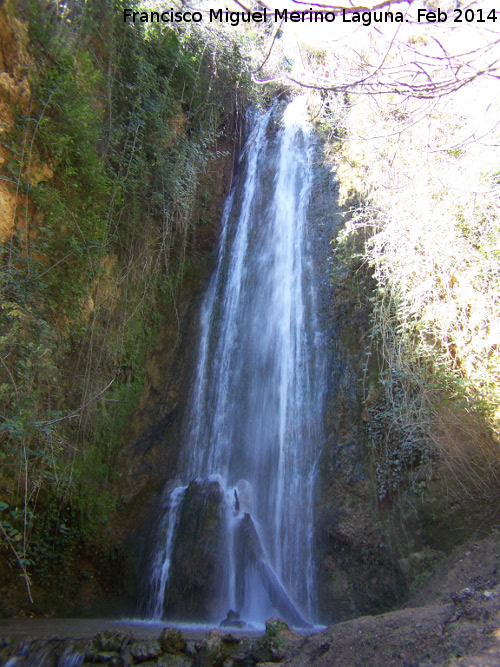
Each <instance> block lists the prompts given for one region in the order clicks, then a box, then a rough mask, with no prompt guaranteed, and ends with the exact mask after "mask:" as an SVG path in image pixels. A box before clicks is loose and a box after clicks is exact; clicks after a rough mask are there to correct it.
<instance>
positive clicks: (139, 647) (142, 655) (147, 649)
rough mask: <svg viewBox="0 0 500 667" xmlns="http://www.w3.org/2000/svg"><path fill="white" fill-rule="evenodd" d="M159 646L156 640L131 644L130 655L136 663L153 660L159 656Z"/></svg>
mask: <svg viewBox="0 0 500 667" xmlns="http://www.w3.org/2000/svg"><path fill="white" fill-rule="evenodd" d="M161 652H162V651H161V648H160V644H159V643H158V642H157V641H156V639H147V640H145V641H142V642H135V643H134V644H132V646H131V649H130V653H131V655H132V657H133V658H134V660H135V661H136V662H139V663H142V662H146V660H154V659H155V658H157V657H158V656H159V655H161Z"/></svg>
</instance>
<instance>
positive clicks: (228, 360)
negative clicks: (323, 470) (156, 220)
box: [149, 98, 325, 622]
mask: <svg viewBox="0 0 500 667" xmlns="http://www.w3.org/2000/svg"><path fill="white" fill-rule="evenodd" d="M306 118H307V108H306V99H305V98H296V99H295V100H294V101H292V102H291V103H290V104H288V106H287V107H286V109H285V110H284V112H283V109H282V107H281V109H280V107H279V106H276V107H275V108H273V109H271V110H270V111H268V112H267V113H266V114H264V115H261V116H257V115H256V114H253V115H252V116H250V117H249V124H252V125H253V128H252V130H251V132H250V133H249V136H248V139H247V142H246V145H245V148H244V151H243V153H242V156H241V158H240V165H239V176H238V179H237V183H236V185H235V187H234V188H233V191H232V193H231V195H230V197H229V199H228V200H227V202H226V206H225V210H224V215H223V221H222V223H223V224H222V234H221V241H220V247H219V254H218V262H217V269H216V271H215V273H214V275H213V277H212V280H211V283H210V285H209V288H208V290H207V293H206V296H205V300H204V304H203V307H202V313H201V322H200V328H201V334H200V343H199V353H198V365H197V373H196V378H195V380H194V386H193V390H192V397H191V408H190V411H191V412H190V415H191V416H190V421H189V426H188V429H187V436H186V438H185V443H184V449H183V453H182V456H181V459H182V462H181V467H182V468H183V469H182V470H181V473H180V474H181V477H182V478H183V480H184V482H185V483H186V484H189V482H190V480H195V479H198V480H203V479H207V478H210V479H217V480H218V481H219V483H220V484H221V487H222V489H223V491H224V493H225V498H226V515H225V516H226V517H227V526H226V530H225V536H226V537H225V557H224V567H225V571H226V583H225V585H224V586H223V587H222V588H223V590H221V595H222V596H223V597H224V600H223V601H222V608H225V609H226V610H227V609H229V608H231V607H232V608H236V607H238V611H239V612H240V613H241V614H242V616H243V617H245V618H247V619H250V620H254V621H263V620H264V619H265V618H267V617H268V616H270V615H272V614H273V612H274V613H276V601H275V599H274V598H275V596H273V594H272V593H271V594H270V593H269V585H268V583H269V581H270V580H271V582H274V581H277V582H278V583H276V586H277V587H278V588H280V590H281V589H282V593H280V595H281V594H283V595H284V596H285V597H287V598H289V599H290V602H291V604H292V605H293V606H296V607H297V608H298V609H300V610H301V613H302V614H303V615H304V616H305V617H307V618H308V619H313V617H314V577H313V572H314V569H313V554H312V537H313V507H312V505H313V484H314V475H315V462H316V460H317V457H318V453H319V447H320V443H321V436H322V421H323V416H322V413H323V395H324V369H325V351H324V344H323V336H322V334H321V331H320V325H319V320H318V314H317V304H316V295H315V276H314V266H313V260H312V254H313V253H312V249H311V238H310V237H311V225H310V222H309V221H308V216H307V214H308V205H309V200H310V196H311V189H312V185H313V180H314V178H313V177H314V172H313V157H314V155H315V150H316V147H315V139H314V135H313V133H312V131H311V128H310V127H309V126H308V124H307V121H306ZM214 476H217V477H214ZM185 488H186V487H179V488H177V489H176V490H174V491H173V492H172V493H171V494H170V497H169V500H168V502H167V509H166V512H165V518H164V521H165V527H164V530H163V535H164V537H163V538H162V540H163V541H162V544H161V545H160V546H159V548H158V550H157V552H156V554H155V557H154V563H153V570H152V575H151V577H152V579H151V587H150V596H151V599H150V602H149V611H150V614H151V615H152V616H154V617H156V618H159V617H160V616H161V614H162V610H163V605H164V590H165V584H166V581H167V578H168V576H169V567H170V559H171V555H172V549H173V548H174V543H175V541H176V539H178V538H177V535H178V523H179V507H180V505H181V504H182V499H183V497H184V496H185ZM245 515H250V517H251V522H252V526H253V527H254V528H255V531H254V532H253V533H252V535H254V534H255V533H256V535H257V537H256V539H257V541H258V547H257V550H258V551H259V554H260V555H258V556H257V557H255V555H254V557H253V560H254V561H256V560H259V559H261V560H262V562H263V563H264V564H263V565H262V563H260V564H257V565H258V566H257V567H256V562H253V563H252V562H248V558H247V559H245V558H241V554H240V555H238V554H239V553H240V552H241V548H240V549H239V551H238V548H237V541H238V540H239V539H240V538H239V537H238V534H239V533H238V530H239V528H238V527H239V526H240V527H241V526H242V525H243V524H242V523H241V522H242V520H243V518H244V517H245ZM252 530H253V528H252ZM179 539H180V538H179ZM251 560H252V559H250V561H251ZM263 570H264V572H263ZM271 585H272V586H274V584H271ZM278 606H279V605H278ZM278 611H282V615H286V614H285V612H283V609H278ZM292 622H293V618H292Z"/></svg>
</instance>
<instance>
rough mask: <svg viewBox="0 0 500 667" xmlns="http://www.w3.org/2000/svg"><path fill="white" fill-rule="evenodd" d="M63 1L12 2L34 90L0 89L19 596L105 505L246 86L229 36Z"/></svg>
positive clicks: (4, 448)
mask: <svg viewBox="0 0 500 667" xmlns="http://www.w3.org/2000/svg"><path fill="white" fill-rule="evenodd" d="M127 6H130V3H129V5H127ZM57 7H58V6H57V5H50V6H49V5H46V4H45V3H42V2H38V0H27V1H26V2H24V3H21V5H20V8H18V7H14V3H8V5H7V13H8V16H9V22H10V23H11V25H12V26H13V27H15V28H16V29H17V31H18V34H17V39H18V42H19V44H21V42H22V39H21V33H20V28H19V26H21V25H22V23H20V21H23V22H24V21H25V22H26V26H27V29H28V32H29V38H28V40H26V41H27V44H24V47H23V48H26V49H27V54H26V55H25V58H24V63H23V66H24V67H25V70H26V73H27V75H28V77H29V85H30V90H31V95H30V99H29V103H28V104H26V102H25V101H24V102H23V101H22V100H21V101H20V100H19V99H17V100H16V99H15V97H14V96H11V97H10V98H9V104H10V107H11V111H12V114H13V118H14V122H13V125H12V127H11V128H9V131H8V132H4V133H3V134H2V142H3V148H4V149H5V151H6V154H7V155H8V162H7V164H6V170H5V172H4V175H3V178H4V179H6V180H7V182H8V183H9V189H10V193H11V194H12V195H13V196H14V197H15V201H16V209H15V216H16V225H15V228H14V233H13V234H11V235H10V236H9V237H7V238H6V240H5V242H4V244H3V246H2V248H1V250H0V251H1V255H2V258H1V259H2V271H1V274H0V362H1V370H0V374H1V375H0V377H1V379H0V397H1V405H2V408H1V414H0V420H1V421H0V458H1V461H2V471H3V472H2V476H1V484H2V486H1V488H0V500H1V503H0V527H1V529H2V535H1V536H0V540H1V541H3V542H4V544H5V545H6V547H8V548H9V549H10V552H11V554H12V555H15V558H16V561H17V564H18V565H19V566H20V567H21V571H22V576H23V577H24V579H25V583H26V585H27V587H28V593H29V587H30V573H31V572H34V573H35V574H38V575H39V576H42V575H43V574H45V573H46V571H47V568H48V563H49V562H51V561H50V557H49V556H54V554H56V555H57V558H60V557H61V558H62V554H63V552H65V551H68V550H71V549H72V548H73V547H74V545H75V543H76V542H78V540H81V539H83V538H85V539H91V538H92V535H93V534H94V533H95V531H96V529H97V528H98V527H99V526H100V525H102V524H103V523H104V522H105V521H106V518H107V516H108V515H109V513H110V512H111V511H113V509H114V508H115V505H116V498H115V497H114V495H113V493H112V481H113V479H114V475H115V472H114V459H113V456H114V454H115V452H116V450H117V447H118V445H119V444H120V443H121V441H122V431H123V426H124V424H125V421H126V419H127V417H128V416H129V415H130V413H131V412H132V411H133V409H134V407H135V406H136V404H137V400H138V397H139V395H140V392H141V389H142V384H143V380H142V377H143V365H144V355H145V352H146V350H147V349H148V347H150V346H151V345H152V344H153V342H154V340H155V335H156V332H157V329H158V326H159V324H160V322H161V318H162V313H164V311H165V305H166V304H167V303H168V302H169V301H170V300H171V299H173V298H175V295H176V293H177V289H178V286H179V285H180V282H181V280H182V277H183V275H184V271H185V267H186V255H187V254H188V252H189V244H190V239H191V237H192V234H193V230H194V228H195V226H196V224H197V216H196V215H195V211H196V208H197V206H199V202H203V201H206V200H207V198H208V197H209V196H210V195H209V193H207V192H206V191H203V188H201V186H200V181H201V177H202V176H203V175H204V173H205V172H206V170H208V169H209V167H210V164H211V161H212V160H213V159H214V158H216V157H218V156H220V153H219V152H218V150H217V141H218V139H219V137H220V136H221V135H222V134H223V135H224V137H226V136H229V137H231V136H235V134H236V131H235V128H236V124H237V123H238V122H239V121H238V116H239V113H240V112H241V111H242V110H243V109H244V107H245V106H246V105H247V100H248V94H249V90H250V84H249V77H248V74H247V73H246V64H245V60H244V58H243V55H242V51H241V47H240V46H239V45H238V43H237V41H235V40H232V39H231V35H230V34H228V33H224V35H222V33H217V32H216V31H212V32H210V33H203V34H201V33H200V32H199V31H196V30H195V29H190V30H184V29H179V30H174V29H170V28H168V27H165V26H158V25H155V26H151V27H149V29H146V28H144V26H142V25H139V24H136V25H135V26H133V27H131V26H128V25H125V24H124V23H123V18H122V9H123V7H122V3H121V2H120V1H116V2H115V1H113V0H108V1H105V2H102V1H101V0H99V2H97V0H96V1H95V2H94V1H91V2H88V1H87V2H76V3H74V4H73V5H72V8H71V9H69V8H66V7H65V6H64V5H61V6H60V7H59V9H58V8H57ZM20 48H21V47H20ZM19 57H20V58H21V56H19ZM68 513H69V514H68ZM69 516H71V520H69V519H68V518H67V517H69ZM62 517H66V519H63V518H62ZM42 533H43V534H44V539H43V540H41V539H40V535H42ZM36 536H38V537H36ZM35 538H36V539H35ZM56 545H57V546H56ZM68 553H69V551H68ZM54 558H55V557H54ZM57 558H55V560H53V564H54V566H57V565H58V562H59V561H58V560H57Z"/></svg>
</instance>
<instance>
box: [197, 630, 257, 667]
mask: <svg viewBox="0 0 500 667" xmlns="http://www.w3.org/2000/svg"><path fill="white" fill-rule="evenodd" d="M244 640H245V641H243V640H241V639H238V638H237V637H234V636H233V635H231V634H229V633H227V632H222V631H221V630H211V631H210V632H208V633H207V634H206V635H205V639H204V640H203V642H202V644H201V647H200V651H199V654H198V658H197V662H196V664H197V667H212V666H213V667H230V666H231V665H237V664H243V662H244V661H245V660H246V659H247V658H248V650H249V648H250V644H249V642H248V639H246V638H244Z"/></svg>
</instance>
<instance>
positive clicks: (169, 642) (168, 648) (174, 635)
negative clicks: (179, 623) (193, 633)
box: [158, 628, 187, 653]
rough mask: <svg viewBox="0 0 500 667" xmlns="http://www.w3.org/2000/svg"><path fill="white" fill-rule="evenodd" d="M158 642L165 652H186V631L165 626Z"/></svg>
mask: <svg viewBox="0 0 500 667" xmlns="http://www.w3.org/2000/svg"><path fill="white" fill-rule="evenodd" d="M158 642H159V644H160V647H161V649H162V650H163V651H165V653H186V650H187V642H186V637H185V636H184V633H182V632H181V631H180V630H177V629H176V628H164V629H163V630H162V631H161V634H160V637H159V638H158Z"/></svg>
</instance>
